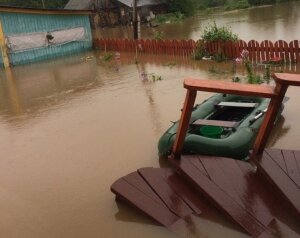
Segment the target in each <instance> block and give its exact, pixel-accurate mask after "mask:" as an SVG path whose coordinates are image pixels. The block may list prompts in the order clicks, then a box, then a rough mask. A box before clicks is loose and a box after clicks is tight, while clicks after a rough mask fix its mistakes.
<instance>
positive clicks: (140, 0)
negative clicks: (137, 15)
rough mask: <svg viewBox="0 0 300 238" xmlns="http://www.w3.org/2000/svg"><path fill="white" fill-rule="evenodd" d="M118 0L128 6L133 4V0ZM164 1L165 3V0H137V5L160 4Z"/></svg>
mask: <svg viewBox="0 0 300 238" xmlns="http://www.w3.org/2000/svg"><path fill="white" fill-rule="evenodd" d="M118 1H119V2H120V3H123V4H124V5H126V6H128V7H132V6H133V0H118ZM164 3H166V0H137V6H138V7H143V6H151V5H160V4H164Z"/></svg>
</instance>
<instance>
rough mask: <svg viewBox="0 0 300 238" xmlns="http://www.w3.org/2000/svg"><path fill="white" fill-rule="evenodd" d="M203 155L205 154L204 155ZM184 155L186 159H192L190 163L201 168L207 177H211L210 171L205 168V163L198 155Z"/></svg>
mask: <svg viewBox="0 0 300 238" xmlns="http://www.w3.org/2000/svg"><path fill="white" fill-rule="evenodd" d="M202 156H205V155H202ZM184 157H185V158H186V159H188V160H189V161H190V163H191V164H192V165H194V166H195V167H196V168H197V169H198V170H199V172H200V173H202V174H203V175H204V176H206V177H208V178H209V179H210V177H209V174H208V172H207V171H206V169H205V168H204V165H203V164H202V162H201V161H200V160H199V158H198V156H196V155H185V156H184ZM209 158H210V157H209Z"/></svg>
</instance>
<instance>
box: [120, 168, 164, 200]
mask: <svg viewBox="0 0 300 238" xmlns="http://www.w3.org/2000/svg"><path fill="white" fill-rule="evenodd" d="M123 179H124V180H125V181H126V182H127V183H129V184H131V185H132V186H134V187H136V188H137V189H139V190H140V191H143V193H145V195H147V196H148V197H150V198H151V199H153V200H155V201H156V202H157V203H160V204H161V205H163V206H165V204H164V203H163V202H162V201H161V200H160V199H159V197H158V196H157V195H156V194H155V193H153V190H152V189H151V188H150V187H149V186H146V184H145V181H144V180H143V179H141V176H140V175H139V174H138V173H136V172H134V173H130V174H128V175H127V176H125V177H123Z"/></svg>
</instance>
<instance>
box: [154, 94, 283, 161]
mask: <svg viewBox="0 0 300 238" xmlns="http://www.w3.org/2000/svg"><path fill="white" fill-rule="evenodd" d="M269 102H270V99H265V98H259V97H245V96H238V95H228V94H227V95H226V94H216V95H214V96H212V97H210V98H209V99H207V100H205V101H204V102H203V103H201V104H199V105H196V106H195V107H194V109H193V112H192V116H191V120H190V126H189V129H188V132H187V135H186V138H185V142H184V148H183V151H184V153H193V154H202V155H215V156H223V157H230V158H234V159H240V160H244V159H247V156H248V152H249V150H250V149H251V148H252V146H253V143H254V140H255V137H256V134H257V132H258V129H259V127H260V126H261V123H262V120H263V118H264V114H265V112H266V111H267V107H268V105H269ZM282 110H283V106H282V108H281V110H280V114H281V112H282ZM280 114H279V115H280ZM279 115H278V117H279ZM278 117H277V118H278ZM178 123H179V122H175V123H174V124H173V125H172V126H171V127H170V128H169V129H168V130H167V131H166V132H165V133H164V134H163V135H162V137H161V138H160V140H159V143H158V150H159V156H167V155H169V154H170V153H171V150H172V146H173V143H174V141H175V136H176V131H177V127H178Z"/></svg>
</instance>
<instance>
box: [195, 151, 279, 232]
mask: <svg viewBox="0 0 300 238" xmlns="http://www.w3.org/2000/svg"><path fill="white" fill-rule="evenodd" d="M198 157H199V159H200V160H201V161H202V163H203V164H204V165H205V168H206V169H207V170H208V172H209V174H210V177H211V180H212V181H214V182H215V183H216V184H217V185H218V186H219V187H220V188H221V189H222V190H223V191H224V192H225V193H226V194H227V195H228V196H231V197H232V198H234V200H235V201H236V202H237V203H239V205H241V206H242V207H243V208H244V209H245V210H247V211H248V212H249V213H251V214H252V215H253V216H254V217H256V218H257V219H258V220H259V221H260V222H261V223H262V224H263V225H265V226H268V224H269V223H270V222H271V221H272V219H273V218H274V217H273V215H272V214H271V213H270V210H269V209H268V206H267V203H268V202H269V201H268V199H266V200H265V201H264V200H263V199H262V197H264V198H266V196H264V195H265V191H264V190H262V189H261V190H259V189H258V188H259V187H261V185H260V183H259V181H257V179H254V178H253V177H252V179H249V177H250V176H251V175H253V174H252V171H253V170H252V167H251V165H250V164H248V163H245V162H243V161H237V160H233V159H228V158H222V157H216V158H213V157H207V156H205V157H204V156H203V157H202V156H198ZM241 167H242V168H243V169H241ZM209 168H210V169H209ZM249 190H250V191H249ZM251 190H252V191H251Z"/></svg>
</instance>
